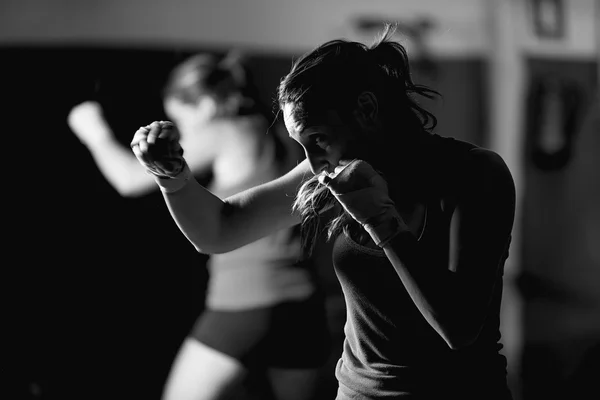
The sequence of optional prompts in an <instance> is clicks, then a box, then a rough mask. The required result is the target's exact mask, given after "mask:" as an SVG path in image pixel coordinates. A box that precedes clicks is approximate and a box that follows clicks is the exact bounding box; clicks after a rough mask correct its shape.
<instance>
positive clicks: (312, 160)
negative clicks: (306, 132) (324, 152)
mask: <svg viewBox="0 0 600 400" xmlns="http://www.w3.org/2000/svg"><path fill="white" fill-rule="evenodd" d="M306 158H307V159H308V164H309V165H310V170H311V172H312V173H313V174H314V175H319V174H320V173H321V172H323V171H327V172H330V171H329V170H330V169H331V164H330V163H329V161H327V159H326V158H325V157H324V156H318V155H314V154H309V153H308V152H306Z"/></svg>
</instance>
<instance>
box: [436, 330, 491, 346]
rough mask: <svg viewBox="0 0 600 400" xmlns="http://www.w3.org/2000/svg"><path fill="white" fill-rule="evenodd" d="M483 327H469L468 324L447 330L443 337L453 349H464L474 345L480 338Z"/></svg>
mask: <svg viewBox="0 0 600 400" xmlns="http://www.w3.org/2000/svg"><path fill="white" fill-rule="evenodd" d="M480 332H481V327H480V326H479V327H476V328H472V329H469V328H468V327H466V326H462V327H457V328H455V329H452V330H448V331H445V332H444V333H443V334H442V337H443V339H444V341H445V342H446V344H447V345H448V347H450V349H452V350H462V349H464V348H467V347H470V346H472V345H473V344H474V343H475V342H476V341H477V339H478V338H479V333H480Z"/></svg>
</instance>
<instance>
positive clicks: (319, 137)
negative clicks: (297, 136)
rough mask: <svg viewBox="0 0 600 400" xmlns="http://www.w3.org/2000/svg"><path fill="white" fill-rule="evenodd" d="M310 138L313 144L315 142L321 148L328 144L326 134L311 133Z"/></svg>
mask: <svg viewBox="0 0 600 400" xmlns="http://www.w3.org/2000/svg"><path fill="white" fill-rule="evenodd" d="M310 138H311V140H312V141H313V143H314V144H316V145H317V146H319V147H320V148H322V149H323V150H325V148H326V147H327V146H328V145H329V141H328V140H327V136H325V135H323V134H321V133H316V134H314V135H311V136H310Z"/></svg>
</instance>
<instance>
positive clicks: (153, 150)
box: [131, 121, 186, 178]
mask: <svg viewBox="0 0 600 400" xmlns="http://www.w3.org/2000/svg"><path fill="white" fill-rule="evenodd" d="M179 138H180V135H179V131H178V130H177V128H176V127H175V125H174V124H173V123H172V122H170V121H154V122H153V123H151V124H150V125H147V126H143V127H141V128H140V129H138V130H137V131H136V132H135V135H134V136H133V140H132V141H131V149H132V150H133V153H134V154H135V156H136V157H137V159H138V160H139V162H140V163H141V164H142V165H143V166H144V167H146V169H147V170H148V171H149V172H151V173H152V174H154V175H156V176H158V177H160V178H173V177H175V176H177V175H178V174H179V173H180V172H182V171H183V169H184V167H185V165H186V164H185V160H184V158H183V149H182V148H181V145H180V144H179Z"/></svg>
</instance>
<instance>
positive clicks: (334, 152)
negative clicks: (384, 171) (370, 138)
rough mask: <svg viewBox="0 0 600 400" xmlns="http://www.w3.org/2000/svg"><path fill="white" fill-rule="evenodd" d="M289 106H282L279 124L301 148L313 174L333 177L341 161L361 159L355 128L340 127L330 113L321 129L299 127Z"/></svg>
mask: <svg viewBox="0 0 600 400" xmlns="http://www.w3.org/2000/svg"><path fill="white" fill-rule="evenodd" d="M293 107H294V106H293V104H290V103H287V104H284V106H283V110H282V111H283V120H284V123H285V126H286V128H287V131H288V133H289V135H290V137H291V138H292V139H294V140H295V141H297V142H298V143H300V145H301V146H302V147H303V148H304V153H305V154H306V158H307V159H308V161H309V163H310V169H311V171H312V173H313V174H315V175H318V174H320V173H321V172H323V171H325V172H327V173H333V172H334V169H335V168H336V167H337V166H339V165H341V163H343V162H344V161H350V160H352V159H354V158H361V154H363V152H361V151H360V149H361V146H360V145H359V144H360V141H359V140H358V138H359V137H360V136H361V135H360V133H359V132H357V128H356V127H351V126H349V125H347V124H344V123H343V122H342V121H341V119H340V118H339V116H338V115H337V113H335V112H334V111H331V112H330V113H329V115H328V120H327V122H326V123H324V124H323V125H316V126H306V127H305V126H302V125H301V124H300V123H299V122H298V121H296V120H295V118H294V116H293V110H294V108H293Z"/></svg>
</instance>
